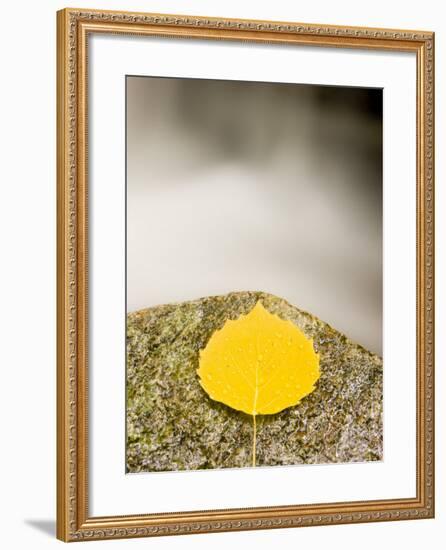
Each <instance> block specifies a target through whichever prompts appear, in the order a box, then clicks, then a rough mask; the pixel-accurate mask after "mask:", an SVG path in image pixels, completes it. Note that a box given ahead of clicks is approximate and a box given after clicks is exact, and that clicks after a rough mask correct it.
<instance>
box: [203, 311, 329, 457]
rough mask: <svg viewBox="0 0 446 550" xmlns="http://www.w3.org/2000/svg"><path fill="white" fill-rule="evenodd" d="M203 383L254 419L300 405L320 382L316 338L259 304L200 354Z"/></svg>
mask: <svg viewBox="0 0 446 550" xmlns="http://www.w3.org/2000/svg"><path fill="white" fill-rule="evenodd" d="M198 375H199V377H200V384H201V386H202V387H203V389H204V390H205V391H206V393H207V394H208V395H209V396H210V397H211V398H212V399H214V400H215V401H220V402H221V403H224V404H225V405H228V406H229V407H232V408H233V409H236V410H239V411H243V412H244V413H247V414H250V415H252V416H253V422H254V441H253V465H255V430H256V425H255V417H256V415H259V414H275V413H278V412H280V411H282V410H284V409H286V408H288V407H292V406H294V405H297V403H299V401H301V399H302V398H303V397H305V396H306V395H308V394H309V393H311V392H312V391H313V390H314V388H315V383H316V382H317V380H318V379H319V376H320V371H319V355H318V354H317V353H316V352H315V351H314V348H313V341H312V339H308V338H307V337H306V336H305V334H304V333H303V332H302V331H301V330H300V329H299V328H298V327H297V326H296V325H294V324H293V323H292V322H291V321H285V320H283V319H281V318H280V317H278V316H277V315H274V314H272V313H270V312H269V311H267V310H266V309H265V308H264V307H263V305H262V303H261V302H260V301H259V302H257V304H256V305H255V307H254V308H253V309H252V310H251V311H250V312H249V313H248V314H247V315H242V316H240V317H239V318H238V319H236V320H234V321H233V320H228V321H226V323H225V324H224V326H223V328H222V329H220V330H217V331H215V332H214V333H213V335H212V336H211V338H210V340H209V342H208V344H207V346H206V347H205V348H204V349H203V350H201V352H200V360H199V368H198Z"/></svg>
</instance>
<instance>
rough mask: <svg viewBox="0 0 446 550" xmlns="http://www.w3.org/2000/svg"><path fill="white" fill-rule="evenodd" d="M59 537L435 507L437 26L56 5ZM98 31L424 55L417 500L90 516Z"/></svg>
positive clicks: (232, 526) (358, 516) (398, 513)
mask: <svg viewBox="0 0 446 550" xmlns="http://www.w3.org/2000/svg"><path fill="white" fill-rule="evenodd" d="M57 23H58V34H57V55H58V59H57V66H58V79H57V96H58V119H57V125H58V148H57V178H58V188H57V189H58V191H57V193H58V197H57V200H58V206H57V223H58V240H57V252H58V274H57V280H58V351H57V355H58V371H57V374H58V380H57V395H58V398H57V399H58V401H57V422H58V428H57V438H58V443H57V445H58V460H57V491H58V492H57V536H58V538H59V539H61V540H63V541H79V540H92V539H113V538H125V537H144V536H154V535H172V534H182V533H198V532H201V533H204V532H219V531H220V532H221V531H238V530H247V529H266V528H282V527H298V526H304V525H327V524H341V523H357V522H371V521H387V520H400V519H415V518H432V517H433V516H434V418H433V415H434V393H433V392H434V370H433V368H434V309H433V308H434V35H433V33H431V32H421V31H401V30H385V29H373V28H356V27H335V26H329V25H308V24H301V23H281V22H270V21H248V20H235V19H218V18H204V17H195V16H181V15H159V14H144V13H128V12H113V11H97V10H84V9H65V10H62V11H59V12H58V14H57ZM91 33H110V34H111V33H113V34H117V33H119V34H120V33H125V34H135V35H136V34H139V35H158V36H167V37H172V36H175V37H196V38H205V39H219V40H242V41H256V42H269V43H288V44H312V45H316V46H328V47H343V48H346V47H348V48H363V49H364V48H372V49H378V50H398V51H410V52H415V53H416V56H417V113H416V116H417V289H416V292H417V491H416V497H415V498H410V499H395V500H380V501H363V502H337V503H332V504H314V505H299V506H278V507H267V508H248V509H231V510H210V511H192V512H184V513H167V514H166V513H164V514H150V515H142V516H119V517H90V516H89V514H88V460H87V457H88V445H87V441H88V438H87V435H88V417H87V392H88V360H87V359H88V356H87V349H88V338H87V335H88V317H87V299H88V279H87V272H88V255H87V250H88V232H87V224H88V209H87V202H88V174H87V156H88V145H87V124H88V115H87V85H88V82H87V76H86V74H87V73H86V71H87V54H88V37H89V35H90V34H91Z"/></svg>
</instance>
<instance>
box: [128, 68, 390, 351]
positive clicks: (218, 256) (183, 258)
mask: <svg viewBox="0 0 446 550" xmlns="http://www.w3.org/2000/svg"><path fill="white" fill-rule="evenodd" d="M240 290H261V291H264V292H270V293H272V294H275V295H277V296H280V297H283V298H285V299H286V300H288V301H289V302H291V303H292V304H293V305H295V306H297V307H298V308H300V309H304V310H306V311H309V312H310V313H312V314H314V315H316V316H318V317H319V318H320V319H322V320H323V321H325V322H328V323H329V324H330V325H332V326H333V327H334V328H336V329H337V330H339V331H341V332H344V333H345V334H346V335H347V336H348V337H350V338H351V339H352V340H354V341H355V342H357V343H359V344H361V345H363V346H364V347H366V348H367V349H369V350H370V351H373V352H375V353H378V354H379V355H382V90H378V89H362V88H344V87H328V86H310V85H298V84H280V83H257V82H235V81H217V80H198V79H197V80H195V79H176V78H153V77H127V310H128V311H129V312H130V311H135V310H138V309H142V308H146V307H151V306H154V305H158V304H165V303H171V302H181V301H185V300H191V299H195V298H200V297H203V296H209V295H217V294H225V293H227V292H232V291H240Z"/></svg>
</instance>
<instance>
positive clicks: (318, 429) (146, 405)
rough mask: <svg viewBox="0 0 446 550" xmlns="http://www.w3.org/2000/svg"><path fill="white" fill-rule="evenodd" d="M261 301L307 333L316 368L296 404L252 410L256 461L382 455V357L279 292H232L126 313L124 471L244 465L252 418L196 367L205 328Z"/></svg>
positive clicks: (314, 460) (358, 459)
mask: <svg viewBox="0 0 446 550" xmlns="http://www.w3.org/2000/svg"><path fill="white" fill-rule="evenodd" d="M258 300H261V301H262V304H263V306H264V307H265V308H266V309H267V310H268V311H270V312H271V313H274V314H276V315H278V316H279V317H281V318H282V319H289V320H290V321H292V322H293V323H295V324H296V325H297V326H298V327H299V328H300V329H301V330H302V331H303V332H304V333H305V335H306V336H307V337H308V338H310V337H311V338H313V339H314V347H315V350H316V351H317V352H318V353H319V354H320V370H321V376H320V379H319V380H318V382H317V383H316V389H315V390H314V391H313V393H311V394H310V395H308V396H307V397H305V398H303V400H302V401H301V402H300V403H299V404H298V405H296V406H295V407H291V408H289V409H286V410H284V411H282V412H280V413H278V414H274V415H265V416H261V415H259V416H258V417H257V438H256V444H257V452H256V464H257V465H258V466H275V465H286V464H287V465H289V464H321V463H331V462H363V461H372V460H381V459H382V359H381V358H380V357H378V356H377V355H374V354H372V353H370V352H369V351H367V350H365V349H364V348H362V347H361V346H359V345H357V344H354V343H353V342H351V341H350V340H349V339H348V338H346V336H344V335H343V334H341V333H339V332H337V331H336V330H334V329H333V328H331V327H330V326H329V325H327V324H326V323H324V322H322V321H321V320H319V319H317V318H316V317H314V316H313V315H311V314H309V313H306V312H304V311H301V310H299V309H297V308H296V307H294V306H292V305H291V304H289V303H288V302H286V301H285V300H283V299H281V298H278V297H276V296H272V295H270V294H265V293H262V292H234V293H231V294H227V295H225V296H215V297H207V298H202V299H199V300H194V301H191V302H184V303H180V304H169V305H163V306H157V307H153V308H149V309H145V310H141V311H138V312H135V313H129V314H128V319H127V471H128V472H145V471H168V470H195V469H202V468H234V467H244V466H250V465H251V459H252V437H253V426H252V417H251V416H250V415H246V414H244V413H242V412H239V411H236V410H233V409H231V408H229V407H227V406H226V405H223V404H222V403H218V402H216V401H213V400H212V399H211V398H210V397H209V396H208V395H207V394H206V393H205V391H204V390H203V389H202V387H201V386H200V383H199V379H198V375H197V368H198V358H199V350H200V349H202V348H204V347H205V346H206V344H207V342H208V340H209V338H210V337H211V335H212V333H213V332H214V331H215V330H217V329H220V328H222V326H223V325H224V323H225V321H226V320H228V319H237V318H238V317H239V316H240V315H242V314H246V313H248V312H249V311H250V310H251V309H252V308H253V307H254V306H255V304H256V303H257V301H258Z"/></svg>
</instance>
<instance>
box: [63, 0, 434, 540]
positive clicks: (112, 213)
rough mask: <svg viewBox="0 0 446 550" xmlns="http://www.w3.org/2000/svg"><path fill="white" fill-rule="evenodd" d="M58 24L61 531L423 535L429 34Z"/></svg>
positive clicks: (66, 535) (430, 237) (427, 428)
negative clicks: (346, 526)
mask: <svg viewBox="0 0 446 550" xmlns="http://www.w3.org/2000/svg"><path fill="white" fill-rule="evenodd" d="M57 22H58V48H57V49H58V390H57V391H58V505H57V510H58V519H57V535H58V538H60V539H61V540H64V541H75V540H77V541H81V540H92V539H114V538H124V537H145V536H159V535H170V534H183V533H192V532H193V533H196V532H217V531H220V532H221V531H234V530H248V529H266V528H281V527H299V526H311V525H332V524H341V523H355V522H371V521H387V520H402V519H419V518H432V517H433V515H434V441H433V438H434V432H433V426H434V418H433V415H434V395H433V390H434V360H433V355H434V310H433V307H434V303H433V302H434V273H433V263H434V211H433V207H434V204H433V202H434V199H433V187H434V165H433V162H434V161H433V158H434V156H433V152H434V122H433V120H434V113H433V109H434V36H433V33H431V32H427V31H412V30H411V31H409V30H388V29H371V28H354V27H339V26H329V25H323V26H321V25H311V24H302V23H284V22H266V21H249V20H233V19H219V18H207V17H191V16H181V15H159V14H143V13H128V12H112V11H97V10H83V9H71V8H70V9H65V10H62V11H60V12H58V15H57Z"/></svg>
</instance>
